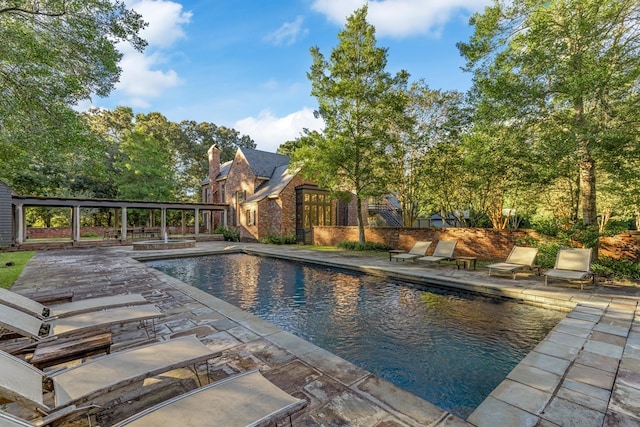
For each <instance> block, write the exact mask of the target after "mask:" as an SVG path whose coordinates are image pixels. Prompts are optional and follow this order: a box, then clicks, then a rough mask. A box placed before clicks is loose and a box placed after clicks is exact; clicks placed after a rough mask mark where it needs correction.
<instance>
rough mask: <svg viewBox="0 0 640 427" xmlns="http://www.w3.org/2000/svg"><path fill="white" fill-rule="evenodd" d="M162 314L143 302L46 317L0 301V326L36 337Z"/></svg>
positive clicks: (46, 336) (34, 338) (149, 317)
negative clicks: (60, 316)
mask: <svg viewBox="0 0 640 427" xmlns="http://www.w3.org/2000/svg"><path fill="white" fill-rule="evenodd" d="M160 316H162V313H161V312H160V310H158V308H157V307H156V306H155V305H153V304H144V305H136V306H131V307H120V308H113V309H110V310H101V311H92V312H89V313H82V314H76V315H75V316H69V317H63V318H60V319H48V320H43V319H39V318H37V317H34V316H31V315H29V314H27V313H24V312H22V311H20V310H16V309H15V308H11V307H9V306H6V305H0V327H2V328H4V329H7V330H9V331H12V332H14V333H16V334H19V335H22V336H24V337H29V338H31V339H33V340H35V341H44V340H46V339H47V338H57V337H64V336H69V335H72V334H75V333H80V332H87V331H90V330H95V329H97V328H101V327H102V328H106V327H109V326H113V325H117V324H124V323H131V322H144V321H146V320H153V319H156V318H158V317H160Z"/></svg>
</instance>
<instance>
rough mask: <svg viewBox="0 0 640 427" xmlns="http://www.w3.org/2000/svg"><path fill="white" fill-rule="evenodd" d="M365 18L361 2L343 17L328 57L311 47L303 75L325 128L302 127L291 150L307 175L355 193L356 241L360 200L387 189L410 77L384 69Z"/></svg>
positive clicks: (383, 58) (383, 59)
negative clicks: (389, 152) (310, 61)
mask: <svg viewBox="0 0 640 427" xmlns="http://www.w3.org/2000/svg"><path fill="white" fill-rule="evenodd" d="M366 18H367V6H366V5H365V6H363V7H362V8H360V9H358V10H356V11H355V12H354V13H353V14H352V15H351V16H349V17H348V18H347V23H346V25H345V28H344V29H343V30H342V31H340V32H339V34H338V40H339V43H338V45H337V46H336V47H335V48H334V49H333V50H332V52H331V57H330V59H329V60H327V59H325V57H324V56H323V55H322V53H320V49H319V48H318V47H317V46H315V47H312V48H311V56H312V58H313V64H312V66H311V70H310V72H309V73H307V77H308V78H309V80H310V81H311V95H313V96H314V97H315V98H316V99H317V100H318V104H319V107H318V112H317V114H318V115H319V116H320V117H322V119H323V121H324V124H325V129H324V131H323V132H322V133H319V132H309V133H307V134H306V135H305V136H304V137H302V138H301V140H300V146H299V147H298V148H297V149H296V150H295V151H294V153H293V162H294V164H295V163H298V162H300V163H303V164H304V168H303V169H302V173H303V175H304V176H305V177H306V178H308V179H310V180H313V181H314V182H316V183H317V184H318V185H320V186H322V187H324V188H328V189H330V190H332V191H334V192H337V191H349V192H352V193H354V194H355V195H356V198H357V203H358V209H357V213H356V215H357V218H358V225H359V232H360V235H359V239H360V242H361V243H364V239H365V237H364V225H365V223H364V221H363V217H362V210H361V209H360V205H361V202H362V200H363V199H365V198H367V197H369V196H373V197H376V196H380V195H382V194H384V193H385V192H386V187H387V168H386V167H387V157H386V156H385V154H386V150H387V148H388V145H389V144H390V142H391V141H392V140H394V139H395V138H397V132H393V130H394V129H395V128H396V127H398V126H400V127H402V126H403V123H404V122H405V120H406V115H405V112H406V104H407V97H406V93H405V88H406V85H407V81H408V77H409V75H408V73H407V72H406V71H400V72H398V73H397V74H396V76H391V75H390V74H389V73H388V72H386V71H385V68H386V65H387V50H386V49H384V48H380V47H377V46H376V39H375V29H374V27H373V26H371V25H370V24H369V23H367V20H366Z"/></svg>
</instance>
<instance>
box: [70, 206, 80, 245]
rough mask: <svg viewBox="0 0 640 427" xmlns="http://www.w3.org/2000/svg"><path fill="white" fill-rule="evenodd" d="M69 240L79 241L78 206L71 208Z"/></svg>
mask: <svg viewBox="0 0 640 427" xmlns="http://www.w3.org/2000/svg"><path fill="white" fill-rule="evenodd" d="M71 240H73V241H74V242H79V241H80V206H73V207H72V208H71Z"/></svg>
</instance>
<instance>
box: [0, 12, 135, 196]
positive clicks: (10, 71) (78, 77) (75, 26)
mask: <svg viewBox="0 0 640 427" xmlns="http://www.w3.org/2000/svg"><path fill="white" fill-rule="evenodd" d="M145 25H146V24H145V23H144V22H143V21H142V19H141V16H140V15H139V14H137V13H136V12H134V11H133V10H130V9H127V7H126V5H125V4H124V2H120V1H114V0H65V1H62V0H42V1H27V0H13V1H9V2H7V1H5V2H2V5H1V6H0V46H2V48H1V49H0V87H2V90H0V158H1V159H2V160H3V170H2V171H0V177H1V178H2V179H3V180H5V181H7V182H8V183H9V184H10V185H11V186H12V187H13V188H14V189H15V190H17V191H20V192H25V193H30V194H53V193H52V191H51V188H53V189H56V188H57V187H59V186H63V185H64V186H66V187H70V185H68V183H69V181H71V180H72V179H73V178H75V176H76V174H78V175H82V174H88V175H90V176H93V174H92V171H95V170H96V169H99V164H96V163H93V162H92V160H93V156H94V155H96V153H99V152H100V151H96V147H95V146H94V142H95V141H94V140H93V139H92V138H91V137H90V135H88V134H87V133H86V132H85V131H86V128H85V127H83V124H82V122H81V121H80V120H79V119H78V114H77V113H76V112H75V111H74V110H73V109H72V106H74V105H75V104H76V103H77V102H78V101H80V100H85V99H89V98H90V97H91V96H92V95H93V94H97V95H99V96H106V95H107V94H108V93H109V92H110V91H111V90H112V89H113V87H114V85H115V84H116V82H117V81H118V79H119V76H120V71H121V70H120V68H119V67H118V61H119V60H120V58H121V56H122V54H121V53H120V52H119V51H118V49H116V44H118V43H120V42H129V44H131V45H132V46H133V47H134V48H135V49H137V50H140V51H141V50H142V49H143V48H144V47H145V45H146V42H145V41H144V40H142V39H141V38H140V37H139V36H138V33H139V32H140V31H141V30H142V29H143V28H144V26H145ZM69 166H71V168H69ZM96 166H97V167H96ZM96 172H97V171H96ZM42 182H47V183H49V184H48V185H42V184H40V187H38V185H37V184H35V183H42ZM65 184H66V185H65ZM43 187H44V188H43ZM46 187H49V188H46Z"/></svg>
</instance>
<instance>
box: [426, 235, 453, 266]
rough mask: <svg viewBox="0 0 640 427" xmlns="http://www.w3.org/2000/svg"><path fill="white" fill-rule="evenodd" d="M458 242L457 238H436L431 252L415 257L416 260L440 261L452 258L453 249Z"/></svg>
mask: <svg viewBox="0 0 640 427" xmlns="http://www.w3.org/2000/svg"><path fill="white" fill-rule="evenodd" d="M457 244H458V241H457V240H438V243H437V244H436V248H435V249H434V250H433V254H431V255H429V256H423V257H420V258H416V261H423V262H440V261H446V260H452V259H453V251H454V249H455V248H456V245H457Z"/></svg>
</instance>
